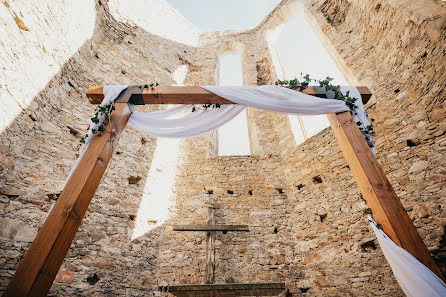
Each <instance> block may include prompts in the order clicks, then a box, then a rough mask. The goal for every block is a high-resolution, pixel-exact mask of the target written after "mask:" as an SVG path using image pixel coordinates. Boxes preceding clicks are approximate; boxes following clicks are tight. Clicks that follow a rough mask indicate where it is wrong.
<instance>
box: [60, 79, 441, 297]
mask: <svg viewBox="0 0 446 297" xmlns="http://www.w3.org/2000/svg"><path fill="white" fill-rule="evenodd" d="M125 88H126V86H106V87H104V96H105V99H104V101H103V102H102V103H101V105H107V104H109V103H110V102H113V101H114V100H115V99H116V98H117V97H118V96H119V94H120V93H121V92H122V91H123V90H124V89H125ZM203 88H204V89H206V90H208V91H210V92H212V93H214V94H216V95H219V96H220V97H223V98H225V99H228V100H230V101H232V102H235V103H238V104H231V105H223V106H221V108H215V109H213V108H211V109H208V110H201V109H200V108H199V107H198V106H197V109H196V111H195V112H192V108H193V105H182V106H176V107H173V108H169V109H166V110H160V111H155V112H150V113H142V112H134V113H133V114H132V116H131V117H130V119H129V123H130V125H132V126H133V127H135V128H136V129H138V130H140V131H142V132H144V133H147V134H150V135H152V136H158V137H172V138H180V137H192V136H197V135H201V134H203V133H206V132H208V131H211V130H213V129H216V128H218V127H220V126H222V125H224V124H225V123H227V122H228V121H230V120H231V119H233V118H234V117H235V116H237V115H238V114H239V113H240V112H241V111H242V110H243V109H244V108H245V106H250V107H255V108H259V109H264V110H267V111H273V112H278V113H286V114H297V115H320V114H327V113H338V112H343V111H347V110H349V108H348V107H347V106H346V104H345V103H344V102H343V101H340V100H334V99H320V98H316V97H313V96H310V95H306V94H303V93H300V92H296V91H293V90H290V89H286V88H282V87H278V86H259V87H246V86H243V87H242V86H240V87H239V86H237V87H213V86H205V87H203ZM347 91H350V96H351V97H356V98H358V100H357V102H356V105H358V109H357V110H356V114H354V115H353V116H354V120H355V121H356V122H358V121H359V122H361V126H362V127H364V128H365V127H367V125H369V122H368V120H367V117H366V113H365V111H364V108H363V105H362V101H361V96H360V93H359V91H358V90H357V89H356V88H355V87H341V92H342V93H343V94H346V92H347ZM99 120H100V122H99V123H98V124H94V123H92V124H91V125H90V127H91V128H94V129H97V127H99V126H100V125H101V124H102V121H103V118H101V117H100V118H99ZM90 131H91V129H90ZM92 138H93V135H90V133H89V136H88V137H87V139H86V145H85V146H84V149H83V150H82V153H81V155H80V156H79V158H78V160H77V161H76V163H75V166H74V167H73V169H72V170H71V172H70V174H69V176H68V178H67V181H68V179H69V178H70V176H71V174H72V172H73V171H74V169H75V168H76V166H77V163H78V162H79V160H80V159H81V157H82V155H83V153H84V152H85V150H86V148H87V147H88V145H89V143H90V141H91V139H92ZM371 149H372V151H373V152H374V153H375V151H374V147H373V148H371ZM369 220H370V225H371V227H372V229H373V231H374V232H375V234H376V237H377V238H378V241H379V244H380V246H381V249H382V251H383V253H384V256H385V257H386V259H387V261H388V262H389V264H390V266H391V268H392V270H393V272H394V275H395V277H396V279H397V281H398V283H399V284H400V286H401V288H402V289H403V291H404V293H405V294H406V295H407V296H409V297H421V296H435V297H440V296H446V285H445V284H444V282H443V281H442V280H441V279H440V278H439V277H437V276H436V275H435V274H434V273H433V272H432V271H431V270H430V269H428V268H427V267H426V266H424V265H423V264H422V263H421V262H419V261H418V260H417V259H415V257H413V256H412V255H411V254H409V253H408V252H407V251H406V250H404V249H402V248H400V247H399V246H397V245H396V244H395V243H394V242H393V241H392V240H391V239H390V238H389V237H387V236H386V235H385V234H384V232H383V231H382V230H379V229H378V228H376V223H375V222H374V221H373V219H372V218H371V216H370V217H369Z"/></svg>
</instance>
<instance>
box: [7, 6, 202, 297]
mask: <svg viewBox="0 0 446 297" xmlns="http://www.w3.org/2000/svg"><path fill="white" fill-rule="evenodd" d="M84 2H85V3H83V2H80V1H79V2H77V1H73V2H66V4H60V3H58V2H57V3H56V2H50V1H48V2H47V3H42V2H40V1H39V2H36V3H33V4H30V3H27V4H26V5H25V4H24V3H23V4H21V3H20V2H19V3H15V2H14V3H9V4H8V3H6V2H5V3H4V4H3V3H2V4H1V5H0V6H1V9H2V15H1V16H2V31H1V32H2V34H3V32H4V31H3V28H5V30H6V32H7V34H9V35H8V37H5V38H3V37H2V38H1V42H2V47H1V50H2V59H1V60H0V61H1V62H0V63H1V66H2V72H1V75H2V81H1V86H0V87H1V89H2V91H1V96H2V101H1V103H2V104H1V106H2V108H4V109H5V110H6V111H7V112H3V109H2V115H1V116H0V118H1V119H2V121H3V120H5V121H4V122H3V123H4V127H3V128H4V129H2V131H1V136H0V138H1V141H0V144H1V145H0V199H1V200H0V202H1V204H0V205H1V207H0V212H1V217H0V225H1V228H0V247H1V248H0V275H1V284H0V291H2V290H3V288H4V287H5V286H6V285H7V283H8V281H9V279H10V278H11V276H12V274H13V273H14V269H15V268H16V267H17V264H18V262H19V261H20V259H21V257H22V255H23V254H24V252H25V251H26V249H27V248H28V246H29V244H30V242H31V241H32V240H33V238H34V236H35V234H36V232H37V230H38V229H39V227H40V226H41V224H42V223H43V221H44V219H45V217H46V215H47V213H48V211H49V209H50V207H51V205H52V203H53V199H55V198H57V194H58V193H59V192H60V190H61V187H62V185H63V182H64V180H65V178H66V176H67V174H68V172H69V170H70V168H71V166H72V165H73V164H74V160H75V158H76V157H75V153H78V152H79V145H80V143H79V140H80V138H81V137H82V136H83V134H84V131H85V130H86V128H87V125H88V123H89V118H90V117H91V115H92V114H93V113H94V106H91V105H90V104H89V103H88V100H87V99H86V97H85V95H84V94H85V92H86V90H87V88H88V87H90V86H93V85H103V84H143V83H150V82H155V81H157V82H159V83H161V84H163V85H172V84H175V81H174V80H173V77H172V74H173V73H174V71H175V70H176V69H177V68H178V67H180V66H181V65H184V64H190V65H193V63H194V58H195V48H194V47H191V46H188V45H185V44H181V43H178V42H174V41H171V40H168V39H165V38H161V37H158V36H156V35H153V34H151V33H149V32H147V31H146V30H143V29H141V28H138V27H130V26H129V25H125V24H122V23H119V22H118V21H116V20H115V19H114V17H113V16H112V15H111V14H110V12H109V8H108V4H107V2H106V1H84ZM77 5H79V7H78V6H77ZM13 16H14V18H16V20H14V18H13ZM67 20H68V21H67ZM166 21H167V20H166ZM3 24H4V26H3ZM75 33H76V34H75ZM81 41H82V42H81ZM195 71H196V70H194V69H191V67H190V71H189V72H188V74H187V76H186V82H188V81H192V83H193V79H194V78H193V76H194V72H195ZM15 105H16V106H18V107H17V108H16V109H14V106H15ZM150 108H153V107H146V109H150ZM17 110H18V111H17ZM11 111H13V112H14V113H11ZM6 120H8V121H6ZM155 147H156V139H154V138H150V137H147V136H144V135H142V134H140V133H138V132H137V131H135V130H134V129H132V128H131V127H127V129H126V131H125V132H124V134H123V136H122V138H121V140H120V146H119V147H118V149H117V152H116V155H115V156H113V158H112V161H111V163H110V168H109V169H108V170H107V172H106V175H105V177H104V179H103V181H102V183H101V185H100V187H99V189H98V191H97V192H96V195H95V197H94V198H93V200H92V203H91V205H90V207H89V210H88V212H87V214H86V217H85V218H84V220H83V222H82V225H81V227H80V229H79V232H78V234H77V235H76V237H75V239H74V241H73V244H72V246H71V248H70V250H69V252H68V254H67V256H66V258H65V262H64V264H63V266H62V267H61V269H62V273H61V274H60V276H59V277H58V280H57V281H56V282H55V283H54V285H53V287H52V289H51V291H50V294H52V295H57V296H62V295H74V294H78V295H86V296H91V295H95V294H96V295H103V294H105V293H111V294H116V295H126V294H128V295H131V296H136V295H147V292H150V291H151V290H152V281H153V277H152V276H153V274H154V269H153V267H154V266H155V258H156V256H157V254H158V242H159V240H160V236H159V235H160V234H159V233H160V231H159V230H154V231H153V232H152V233H149V234H146V235H145V236H144V237H140V238H138V239H137V240H134V241H131V238H130V235H131V233H132V230H133V228H134V224H135V216H136V212H137V209H138V206H139V203H140V200H141V197H142V195H143V185H144V182H145V179H146V177H147V174H148V171H149V168H150V165H151V159H152V155H153V152H154V150H155ZM132 176H133V177H135V178H133V179H131V178H130V177H132ZM129 178H130V179H129ZM135 180H136V181H138V180H139V182H137V183H136V184H135ZM95 275H96V276H95Z"/></svg>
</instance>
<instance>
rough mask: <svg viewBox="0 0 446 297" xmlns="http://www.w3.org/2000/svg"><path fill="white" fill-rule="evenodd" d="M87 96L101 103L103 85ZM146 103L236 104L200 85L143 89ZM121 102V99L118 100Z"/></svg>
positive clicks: (365, 92) (320, 94) (310, 90)
mask: <svg viewBox="0 0 446 297" xmlns="http://www.w3.org/2000/svg"><path fill="white" fill-rule="evenodd" d="M357 88H358V91H359V92H360V93H361V97H362V101H363V103H364V104H365V103H367V101H368V100H369V99H370V97H371V96H372V93H371V92H370V90H369V89H368V88H367V87H361V86H360V87H357ZM303 93H305V94H308V95H313V96H317V97H325V96H326V94H325V92H324V91H321V90H319V89H318V91H316V90H315V88H314V87H312V86H310V87H308V88H306V89H305V90H304V91H303ZM87 97H88V98H90V102H91V103H92V104H99V103H101V102H102V99H104V94H103V87H102V86H95V87H91V88H89V89H88V91H87ZM142 98H143V100H144V104H215V103H219V104H234V102H232V101H229V100H226V99H224V98H222V97H219V96H217V95H215V94H213V93H211V92H209V91H207V90H205V89H203V88H201V87H198V86H175V87H154V88H153V89H151V88H150V89H144V90H143V91H142ZM117 102H119V101H117Z"/></svg>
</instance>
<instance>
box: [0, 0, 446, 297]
mask: <svg viewBox="0 0 446 297" xmlns="http://www.w3.org/2000/svg"><path fill="white" fill-rule="evenodd" d="M301 2H302V1H287V0H285V1H282V2H281V3H280V4H279V5H278V7H277V8H276V9H275V10H274V11H273V12H271V14H270V15H269V16H268V17H267V18H266V19H265V20H264V21H263V22H262V23H261V24H260V25H259V26H258V27H256V28H254V29H251V30H248V31H243V32H241V31H227V32H214V33H204V34H201V35H200V36H199V38H198V43H197V44H198V45H197V46H196V47H195V46H192V45H186V44H184V43H179V42H177V41H174V40H172V39H175V38H173V37H172V35H169V34H172V32H170V33H169V34H167V33H166V34H167V35H165V38H163V37H160V36H158V35H154V34H153V33H152V32H148V31H147V30H145V29H144V26H143V25H141V24H138V22H137V21H134V22H132V21H131V20H128V18H129V16H128V15H127V16H124V15H122V19H121V18H120V17H119V14H120V13H123V12H122V10H123V9H124V10H125V9H126V8H125V7H123V5H124V4H123V2H121V3H120V5H116V1H114V2H112V3H110V4H111V10H112V12H110V9H109V4H108V2H106V1H102V0H101V1H99V0H97V1H94V2H86V3H84V4H88V5H86V6H85V7H89V9H90V10H87V11H89V12H88V13H85V14H83V15H82V17H83V18H86V19H85V20H84V19H83V18H80V17H79V18H77V19H75V20H74V19H73V22H74V23H71V22H70V23H69V26H68V25H66V24H65V23H64V22H63V21H62V20H64V19H69V20H71V19H72V18H70V17H68V15H70V14H73V11H72V10H76V5H75V4H73V5H68V4H67V6H66V7H65V6H63V5H62V4H61V5H60V6H54V5H50V4H51V3H48V5H47V6H42V5H41V6H37V5H36V6H29V5H28V6H27V7H24V6H23V7H22V6H19V5H18V4H16V3H13V4H14V5H13V4H12V3H10V5H3V6H4V7H2V8H1V9H2V10H1V13H2V15H1V16H2V22H4V23H6V24H7V29H8V32H9V35H10V36H11V37H10V38H1V41H0V42H2V47H1V50H2V54H3V53H5V55H2V57H6V58H4V59H3V60H0V63H2V64H1V65H2V68H3V69H8V70H9V69H11V71H9V72H8V73H7V74H5V75H4V76H3V77H2V82H1V86H0V88H2V90H4V91H3V92H1V94H2V108H4V109H5V110H8V111H9V110H12V111H14V113H10V115H8V121H7V122H5V123H6V124H4V129H3V131H2V132H1V135H0V138H1V146H0V199H1V200H0V202H1V204H0V206H1V207H0V214H1V216H0V224H1V226H2V228H1V230H0V247H1V248H0V275H1V284H0V291H1V290H3V288H4V287H5V286H6V284H7V283H8V281H9V279H10V278H11V276H12V274H13V272H14V269H15V268H16V267H17V264H18V262H19V260H20V258H21V256H22V255H23V254H24V252H25V251H26V249H27V247H28V246H29V244H30V241H31V240H32V239H33V237H34V236H35V234H36V232H37V230H38V228H39V227H40V225H41V224H42V223H43V221H44V219H45V216H46V214H47V213H48V210H49V208H50V207H51V204H52V200H53V199H54V198H56V197H57V194H58V193H59V191H60V189H61V186H62V184H63V182H64V179H65V177H66V175H67V173H68V171H69V169H70V167H71V166H72V164H73V162H74V160H75V153H76V152H78V151H79V139H80V137H81V135H82V133H83V132H82V131H84V129H86V125H87V123H88V119H89V116H90V115H91V114H92V113H93V110H94V107H92V106H91V105H89V103H88V100H86V98H85V95H83V94H84V93H85V91H86V89H87V88H88V87H89V86H92V85H101V84H139V83H147V82H154V81H158V82H160V83H161V84H162V85H172V84H175V83H181V82H175V81H174V79H173V73H174V72H175V71H176V70H177V69H178V68H179V67H180V66H182V65H186V66H187V68H188V72H187V75H186V78H185V81H184V83H185V84H189V85H194V84H197V85H199V84H216V83H218V75H217V73H218V67H219V66H218V63H219V61H218V59H219V57H220V56H221V55H223V54H225V53H228V52H232V51H235V52H238V53H240V54H241V58H242V64H243V77H244V83H245V84H246V85H256V84H267V83H272V82H274V80H275V79H276V77H277V75H276V71H275V68H274V65H273V63H272V56H271V54H270V52H269V47H268V41H267V39H266V32H267V31H268V30H272V29H274V28H275V27H277V25H280V23H282V22H286V21H287V20H289V19H290V18H291V17H293V16H294V15H296V14H298V13H299V11H298V10H299V9H300V8H302V6H301ZM141 3H142V4H141V5H143V2H141ZM159 3H161V4H160V5H167V4H165V2H164V1H160V2H159ZM417 3H418V4H419V3H421V2H420V1H418V0H416V1H415V0H413V1H397V0H393V1H390V0H388V1H384V0H383V1H365V0H362V1H360V0H351V1H334V0H333V1H328V0H327V1H322V0H312V1H308V3H307V4H306V6H305V13H306V15H307V17H308V18H309V19H310V21H311V22H312V24H313V27H314V29H315V32H316V33H317V34H319V35H320V37H321V41H322V42H323V43H324V45H325V46H326V47H327V49H328V51H329V52H330V54H331V55H332V56H333V58H334V59H335V61H336V62H337V63H338V65H339V66H340V67H341V68H343V71H344V73H345V74H346V76H347V78H348V79H349V80H350V81H351V82H352V83H355V84H361V85H367V86H369V87H370V88H371V89H372V90H373V93H374V94H375V96H374V97H373V99H372V100H371V103H370V104H369V105H368V106H367V110H368V112H369V113H370V118H371V119H372V121H373V123H374V126H375V131H376V133H377V135H376V143H377V154H378V159H379V162H380V163H381V164H382V166H383V168H384V170H385V172H386V173H387V175H388V177H389V179H390V180H391V183H392V185H393V186H394V187H395V189H396V190H397V192H398V195H399V196H400V197H401V198H402V200H403V204H404V206H405V207H406V209H407V210H408V212H409V214H410V216H411V218H413V220H414V224H415V225H416V226H417V228H419V229H418V230H419V232H420V234H421V235H422V237H423V239H424V240H425V242H426V244H427V245H428V247H429V248H430V250H431V251H432V253H433V254H434V255H435V256H436V257H437V258H436V260H438V262H439V263H440V262H442V261H445V260H444V259H445V257H444V254H445V249H446V247H445V235H444V228H445V227H444V226H445V225H446V217H445V212H444V208H445V207H446V205H445V204H446V203H445V195H444V193H445V191H444V185H445V183H446V181H445V176H446V173H445V171H444V169H443V168H445V166H444V165H445V164H444V163H445V159H444V157H443V156H444V153H445V151H444V149H445V147H446V146H445V143H446V139H445V137H444V135H445V129H446V122H445V119H444V114H445V108H444V104H445V95H444V89H443V86H444V85H445V80H446V78H445V74H444V73H445V71H444V65H446V61H445V56H444V52H445V50H446V49H445V43H444V39H445V36H446V34H445V27H444V24H445V23H444V18H443V17H440V16H441V15H445V13H444V9H445V8H444V4H442V3H439V2H435V1H432V2H427V4H426V2H425V1H424V2H423V3H424V5H423V9H422V10H420V9H415V8H417V5H418V4H417ZM112 4H113V5H112ZM403 4H404V5H403ZM132 9H133V8H132ZM120 11H121V12H120ZM166 11H167V12H168V15H171V14H173V15H175V13H176V12H175V11H174V10H171V9H167V10H166ZM402 12H403V13H402ZM93 15H94V16H95V17H94V22H91V18H92V16H93ZM43 16H53V17H52V18H49V17H48V18H44V19H43V20H46V21H43V20H42V19H41V18H42V17H43ZM55 16H57V17H55ZM14 18H18V19H15V20H14ZM115 18H117V19H115ZM178 19H181V18H176V19H175V22H176V21H177V20H178ZM3 20H4V21H3ZM80 20H81V21H80ZM87 20H88V21H87ZM123 20H125V21H126V22H127V23H128V24H124V23H121V22H120V21H123ZM75 21H78V22H79V23H75ZM140 21H141V20H140ZM183 21H185V20H184V19H183ZM148 24H149V25H150V22H148ZM363 24H366V25H363ZM67 26H68V27H67ZM70 26H71V27H70ZM181 27H182V28H191V29H190V30H191V31H190V32H189V33H190V34H191V35H190V36H195V34H196V32H195V31H194V29H193V26H191V25H190V24H188V23H185V24H184V26H181ZM25 28H26V29H25ZM53 28H58V29H59V28H60V33H59V34H55V36H57V38H61V40H59V39H56V40H55V42H54V43H55V44H56V45H57V47H56V46H54V47H53V48H52V50H49V49H48V48H50V47H49V46H48V47H47V46H46V45H43V46H42V44H44V43H45V41H46V40H52V39H51V38H49V37H48V34H50V32H51V31H52V30H54V29H53ZM73 28H78V30H79V32H80V33H79V34H81V37H82V38H83V39H82V38H81V39H79V40H82V42H78V43H76V44H75V45H76V46H74V45H73V46H72V45H70V46H69V44H71V43H70V38H71V37H70V35H69V34H68V35H67V34H66V32H71V31H73V30H74V29H73ZM85 28H87V29H88V28H89V30H87V29H85ZM181 30H188V29H181ZM57 32H59V31H57ZM82 32H87V34H84V35H82ZM157 34H161V33H159V32H158V33H157ZM62 37H63V38H66V39H67V40H65V41H64V40H63V39H62ZM191 38H192V37H191ZM17 40H20V42H21V43H20V46H19V45H17V47H13V44H14V43H15V42H16V41H17ZM191 43H192V42H191ZM19 48H20V51H18V49H19ZM43 48H45V50H44V49H43ZM9 49H13V50H14V51H15V54H13V53H12V52H11V51H9ZM26 59H28V60H26ZM51 59H53V60H54V61H56V62H52V60H51ZM30 60H35V61H36V63H39V64H36V65H37V66H35V67H31V66H27V64H26V63H23V62H22V61H30ZM49 60H51V61H49ZM48 61H49V62H48ZM50 62H51V63H53V64H51V63H50ZM45 64H48V66H45V67H43V66H42V65H45ZM50 64H51V65H50ZM13 67H15V68H13ZM27 67H28V68H27ZM442 67H443V68H442ZM35 69H39V71H40V72H42V71H43V74H42V75H43V76H42V77H37V76H38V73H39V72H35ZM42 69H44V70H42ZM14 73H17V74H20V75H23V77H24V80H27V81H30V82H32V83H31V84H21V83H20V81H18V80H17V75H14ZM0 75H1V74H0ZM3 81H4V82H6V83H4V82H3ZM5 91H6V92H5ZM5 96H7V97H5ZM22 98H24V99H23V100H22ZM21 100H22V101H21ZM14 102H15V103H14ZM10 104H15V105H17V106H18V107H17V108H16V109H13V108H10ZM155 108H157V107H144V108H143V109H145V110H150V109H155ZM2 114H6V112H4V111H3V110H2ZM2 118H3V117H2ZM248 121H249V133H250V141H251V156H237V157H236V156H233V157H217V156H216V132H211V133H208V134H206V135H203V136H200V137H196V138H193V139H187V140H183V141H181V142H180V144H179V150H178V152H179V154H178V157H177V158H176V159H175V158H174V159H175V160H173V161H172V162H173V164H176V166H175V168H176V171H175V172H176V173H175V179H174V182H173V186H172V191H173V195H172V198H171V201H170V203H171V204H170V206H169V208H168V211H167V216H166V218H165V221H164V222H155V221H146V222H145V221H143V220H142V219H141V217H140V213H139V212H138V208H139V207H140V205H142V204H143V203H144V201H147V199H149V200H150V199H152V200H154V199H155V200H156V199H157V198H158V199H161V200H162V199H163V198H165V197H164V196H162V197H161V196H160V197H157V196H155V197H154V196H150V192H151V191H152V190H153V189H151V188H148V189H147V188H146V182H147V178H148V175H149V172H158V173H162V172H164V171H166V170H169V169H168V168H167V166H168V163H167V161H166V162H164V163H163V162H161V163H157V164H156V166H157V167H156V168H152V167H153V166H152V165H153V163H152V162H154V158H153V156H154V154H155V152H156V148H157V146H158V145H159V144H160V143H161V142H157V140H156V139H154V138H151V137H148V136H144V135H142V134H140V133H138V132H137V131H135V130H134V129H132V128H131V127H128V128H127V129H126V131H125V132H124V135H123V137H122V138H121V140H120V147H119V148H118V149H117V152H116V155H115V156H113V159H112V162H111V163H110V168H109V169H108V170H107V172H106V175H105V177H104V179H103V181H102V183H101V185H100V187H99V188H98V191H97V192H96V195H95V197H94V198H93V201H92V203H91V205H90V207H89V210H88V212H87V215H86V217H85V218H84V220H83V222H82V225H81V227H80V229H79V232H78V234H77V235H76V237H75V239H74V241H73V244H72V246H71V248H70V250H69V253H68V254H67V257H66V258H65V261H64V264H63V265H62V267H61V272H60V273H59V275H58V278H57V279H56V282H55V283H54V285H53V287H52V289H51V292H50V294H52V295H57V296H71V295H75V294H76V295H80V296H82V295H85V296H90V295H93V296H103V295H110V296H143V295H144V296H146V295H149V296H153V295H154V296H160V295H167V293H165V291H166V288H167V286H168V285H174V284H187V283H193V284H198V283H203V281H204V264H205V245H206V240H205V238H206V237H205V234H204V233H203V232H199V233H198V232H197V233H195V232H176V231H173V228H172V227H173V225H176V224H204V223H205V222H206V220H207V209H206V206H205V202H206V201H207V199H208V196H210V195H212V197H213V198H214V199H215V200H216V202H217V204H218V205H219V206H220V208H219V209H217V212H216V220H217V223H222V224H248V225H249V226H250V232H248V233H238V232H237V233H227V234H218V235H217V242H216V245H217V254H216V258H217V270H216V280H217V282H218V283H224V282H226V283H230V282H269V281H283V282H285V283H286V285H287V291H288V292H287V293H286V292H283V293H282V294H281V296H285V295H286V296H300V295H304V294H305V295H307V296H333V295H336V296H338V295H339V296H344V295H349V296H351V295H354V296H371V295H383V296H402V295H403V293H402V292H401V290H400V289H399V287H398V285H397V283H396V281H395V279H394V278H393V275H392V272H391V270H390V268H389V266H388V265H387V262H386V261H385V259H384V257H383V255H382V253H381V251H380V249H379V246H378V244H377V242H376V241H375V239H374V236H373V233H372V232H371V230H370V229H369V227H368V224H367V222H366V220H365V217H364V215H363V209H364V208H365V207H366V206H365V203H364V201H362V199H361V197H360V195H359V190H358V188H357V186H356V184H355V183H354V180H353V178H352V176H351V174H350V171H349V168H348V166H347V164H346V163H345V161H344V159H343V157H342V153H341V152H340V150H339V148H338V147H337V145H336V140H335V138H334V136H333V134H332V132H331V130H330V129H326V130H324V131H322V132H321V133H319V134H317V135H315V136H314V137H312V138H310V139H309V140H308V141H306V142H305V143H303V144H301V145H299V146H296V145H295V142H294V139H293V136H292V133H291V131H290V125H289V122H288V118H287V116H284V115H278V114H272V113H268V112H263V111H259V110H254V109H250V110H249V111H248ZM150 174H151V173H150ZM211 193H212V194H211ZM139 223H142V224H148V225H150V224H153V225H154V228H149V229H150V231H147V232H145V233H144V234H143V235H140V236H138V237H136V238H134V236H133V233H134V230H135V228H136V225H137V224H139ZM290 294H291V295H290Z"/></svg>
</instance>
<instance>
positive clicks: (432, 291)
mask: <svg viewBox="0 0 446 297" xmlns="http://www.w3.org/2000/svg"><path fill="white" fill-rule="evenodd" d="M368 219H369V221H370V225H371V226H372V229H373V231H374V232H375V235H376V238H378V242H379V246H380V247H381V250H382V251H383V254H384V256H385V257H386V260H387V262H389V265H390V267H391V268H392V271H393V274H394V275H395V278H396V280H397V281H398V284H399V285H400V287H401V289H402V290H403V292H404V294H406V296H408V297H421V296H423V297H444V296H446V284H445V283H444V282H443V281H442V280H441V279H440V278H439V277H438V276H437V275H436V274H435V273H433V272H432V271H431V270H430V269H429V268H427V267H426V266H424V265H423V264H422V263H421V262H420V261H418V260H417V259H416V258H415V257H414V256H412V255H411V254H410V253H409V252H407V251H406V250H405V249H403V248H400V247H399V246H397V245H396V244H395V243H394V242H393V241H392V240H391V239H390V238H389V237H388V236H387V235H386V234H385V233H384V232H383V231H382V230H381V229H378V228H377V227H376V222H375V221H374V220H373V219H372V216H370V215H369V217H368Z"/></svg>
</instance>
